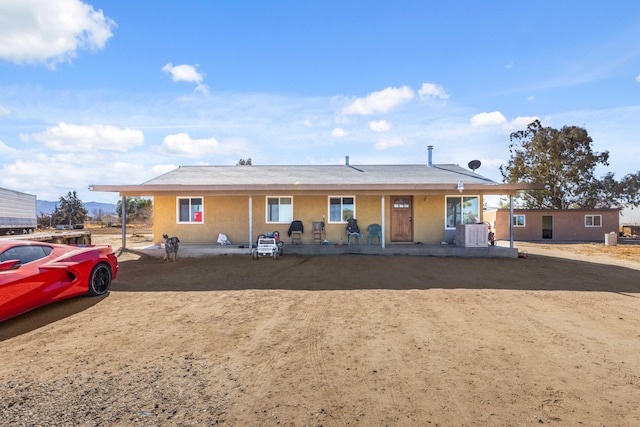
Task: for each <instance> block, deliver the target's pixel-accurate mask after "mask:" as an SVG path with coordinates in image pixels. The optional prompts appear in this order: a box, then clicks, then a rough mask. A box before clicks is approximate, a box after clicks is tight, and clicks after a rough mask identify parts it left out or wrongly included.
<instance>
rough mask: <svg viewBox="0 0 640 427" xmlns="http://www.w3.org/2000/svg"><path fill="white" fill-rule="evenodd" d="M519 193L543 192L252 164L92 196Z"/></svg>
mask: <svg viewBox="0 0 640 427" xmlns="http://www.w3.org/2000/svg"><path fill="white" fill-rule="evenodd" d="M459 183H462V184H463V185H464V189H465V190H467V191H478V192H483V193H484V194H513V193H514V192H515V191H518V190H531V189H536V188H541V186H539V185H536V184H526V183H516V184H499V183H497V182H495V181H492V180H490V179H488V178H486V177H483V176H482V175H479V174H477V173H475V172H473V171H471V170H468V169H464V168H461V167H460V166H458V165H449V164H443V165H432V166H427V165H424V164H420V165H302V166H295V165H285V166H283V165H280V166H267V165H256V166H253V165H247V166H181V167H179V168H177V169H174V170H172V171H170V172H167V173H165V174H164V175H160V176H158V177H156V178H153V179H151V180H149V181H147V182H144V183H142V184H140V185H91V186H89V188H90V189H91V190H92V191H111V192H119V193H120V195H122V196H153V195H160V194H175V193H178V192H186V191H193V192H195V191H198V192H205V193H209V194H211V193H216V194H222V193H225V194H232V193H237V194H258V193H260V192H263V193H266V192H269V191H288V192H306V193H312V192H313V193H322V192H325V193H326V192H331V191H358V192H360V194H362V192H372V193H377V192H384V191H407V192H413V194H416V193H415V192H449V191H457V190H459V188H458V184H459Z"/></svg>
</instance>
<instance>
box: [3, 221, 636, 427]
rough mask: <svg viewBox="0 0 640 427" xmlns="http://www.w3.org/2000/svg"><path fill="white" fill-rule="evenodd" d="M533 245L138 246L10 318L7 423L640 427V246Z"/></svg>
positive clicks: (6, 344)
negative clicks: (87, 293)
mask: <svg viewBox="0 0 640 427" xmlns="http://www.w3.org/2000/svg"><path fill="white" fill-rule="evenodd" d="M135 234H136V233H135V232H134V233H133V235H131V237H130V238H128V242H132V243H135V241H136V239H137V240H138V241H140V242H144V241H145V239H148V237H145V236H144V235H142V234H138V235H137V237H136V235H135ZM94 236H95V237H94V241H99V240H100V237H99V236H97V235H96V232H94ZM116 237H117V236H116ZM113 238H114V236H104V237H103V239H104V240H105V241H106V240H109V239H111V240H113ZM114 243H115V244H116V245H117V244H118V242H117V241H115V242H114ZM116 247H117V246H116ZM518 247H519V248H520V247H522V248H523V250H522V253H523V254H526V255H527V257H526V258H519V259H455V258H431V257H377V256H353V255H351V256H318V257H294V256H286V255H285V256H284V257H282V258H281V259H280V260H278V261H274V260H271V259H266V258H265V259H261V260H258V261H253V260H251V258H250V257H249V256H246V257H245V256H218V257H206V258H183V259H178V261H177V262H176V263H171V264H165V263H162V262H160V260H159V259H156V258H151V257H148V256H144V255H140V254H137V253H132V252H129V253H124V254H123V255H121V257H120V274H119V276H118V278H117V280H116V281H115V282H114V283H113V286H112V290H111V292H110V293H109V294H108V295H106V296H104V297H102V298H76V299H72V300H69V301H64V302H61V303H57V304H54V305H50V306H48V307H44V308H41V309H38V310H35V311H33V312H31V313H28V314H26V315H23V316H20V317H18V318H15V319H11V320H9V321H6V322H4V323H1V324H0V334H1V335H0V339H1V340H2V341H1V342H0V357H1V358H2V363H0V425H2V426H5V425H7V426H8V425H12V426H20V425H24V426H31V425H84V426H96V425H99V426H103V425H105V426H107V425H127V426H156V425H157V426H195V425H198V426H210V425H223V426H276V425H280V426H307V425H308V426H385V425H388V426H533V425H557V426H571V425H577V426H607V427H610V426H637V425H640V405H639V404H638V402H640V298H639V297H640V258H639V256H640V251H636V252H633V251H634V250H633V249H632V250H631V251H630V252H629V251H628V250H627V249H628V248H621V249H620V250H619V251H618V250H616V249H614V250H610V248H605V247H604V246H603V245H570V246H564V245H552V246H543V245H534V244H529V245H518ZM617 248H620V246H618V247H617ZM636 249H640V246H638V247H637V248H636ZM629 253H630V254H631V255H629ZM634 254H635V255H634Z"/></svg>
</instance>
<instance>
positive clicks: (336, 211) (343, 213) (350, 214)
mask: <svg viewBox="0 0 640 427" xmlns="http://www.w3.org/2000/svg"><path fill="white" fill-rule="evenodd" d="M355 217H356V198H355V197H354V196H349V197H329V222H347V220H349V219H351V218H355Z"/></svg>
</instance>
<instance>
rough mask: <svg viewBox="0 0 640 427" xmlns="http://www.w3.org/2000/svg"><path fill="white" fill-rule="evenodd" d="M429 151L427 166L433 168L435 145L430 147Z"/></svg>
mask: <svg viewBox="0 0 640 427" xmlns="http://www.w3.org/2000/svg"><path fill="white" fill-rule="evenodd" d="M427 150H429V163H427V166H429V167H431V166H433V145H429V146H428V147H427Z"/></svg>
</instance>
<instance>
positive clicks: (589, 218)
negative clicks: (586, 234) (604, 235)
mask: <svg viewBox="0 0 640 427" xmlns="http://www.w3.org/2000/svg"><path fill="white" fill-rule="evenodd" d="M584 226H585V227H602V215H585V216H584Z"/></svg>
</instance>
